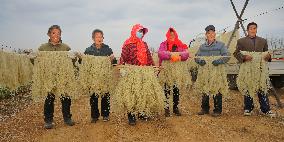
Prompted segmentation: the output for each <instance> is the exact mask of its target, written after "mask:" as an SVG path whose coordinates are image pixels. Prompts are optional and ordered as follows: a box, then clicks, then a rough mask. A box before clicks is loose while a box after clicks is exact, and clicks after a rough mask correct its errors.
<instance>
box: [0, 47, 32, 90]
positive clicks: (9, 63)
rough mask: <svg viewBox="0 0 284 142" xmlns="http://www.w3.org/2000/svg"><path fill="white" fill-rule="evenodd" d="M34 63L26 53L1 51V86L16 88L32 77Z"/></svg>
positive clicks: (28, 81)
mask: <svg viewBox="0 0 284 142" xmlns="http://www.w3.org/2000/svg"><path fill="white" fill-rule="evenodd" d="M32 67H33V66H32V64H31V62H30V59H29V58H28V56H27V55H25V54H18V53H11V52H4V51H0V68H1V70H0V86H2V87H7V88H9V89H10V90H16V89H17V88H18V87H20V86H25V85H28V84H29V83H30V82H31V79H32V74H33V73H32Z"/></svg>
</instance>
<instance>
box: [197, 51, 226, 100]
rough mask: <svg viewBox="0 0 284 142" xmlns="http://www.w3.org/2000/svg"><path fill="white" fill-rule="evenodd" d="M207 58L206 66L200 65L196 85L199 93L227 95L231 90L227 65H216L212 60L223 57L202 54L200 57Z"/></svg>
mask: <svg viewBox="0 0 284 142" xmlns="http://www.w3.org/2000/svg"><path fill="white" fill-rule="evenodd" d="M198 58H200V59H203V60H205V62H206V64H205V65H204V66H199V68H198V74H197V80H196V82H195V84H194V87H195V89H196V91H197V92H198V94H202V93H206V94H210V95H216V94H218V93H221V94H222V95H227V94H228V92H229V87H228V82H227V73H226V70H225V65H224V64H220V65H218V66H214V65H213V64H212V61H214V60H217V59H220V58H222V57H221V56H206V57H205V56H202V57H198Z"/></svg>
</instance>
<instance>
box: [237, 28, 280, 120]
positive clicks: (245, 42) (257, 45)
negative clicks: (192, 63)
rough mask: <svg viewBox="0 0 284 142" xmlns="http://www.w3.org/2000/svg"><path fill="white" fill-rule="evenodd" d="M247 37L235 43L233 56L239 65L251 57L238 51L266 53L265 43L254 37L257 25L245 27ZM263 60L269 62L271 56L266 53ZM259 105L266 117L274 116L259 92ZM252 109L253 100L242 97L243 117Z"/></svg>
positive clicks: (247, 96)
mask: <svg viewBox="0 0 284 142" xmlns="http://www.w3.org/2000/svg"><path fill="white" fill-rule="evenodd" d="M247 31H248V36H246V37H243V38H241V39H239V40H238V41H237V47H236V50H235V52H234V56H235V57H236V58H237V60H238V61H239V62H240V63H243V62H250V61H251V60H252V57H251V56H250V55H243V54H242V53H241V52H240V51H249V52H266V51H268V45H267V41H266V40H265V39H263V38H261V37H258V36H256V33H257V24H256V23H254V22H252V23H249V24H248V25H247ZM264 60H266V61H270V60H271V56H270V54H269V53H268V54H267V55H265V56H264ZM257 95H258V98H259V103H260V109H261V111H262V112H263V113H265V114H266V115H268V116H271V117H274V116H275V114H274V113H272V111H271V110H270V105H269V99H268V96H267V94H264V92H262V91H259V92H258V93H257ZM253 108H254V105H253V99H252V98H251V97H250V96H249V95H245V96H244V115H245V116H250V115H251V112H252V110H253Z"/></svg>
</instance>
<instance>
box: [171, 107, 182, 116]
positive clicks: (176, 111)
mask: <svg viewBox="0 0 284 142" xmlns="http://www.w3.org/2000/svg"><path fill="white" fill-rule="evenodd" d="M173 112H174V114H175V115H176V116H181V113H180V111H179V109H178V108H177V109H174V111H173Z"/></svg>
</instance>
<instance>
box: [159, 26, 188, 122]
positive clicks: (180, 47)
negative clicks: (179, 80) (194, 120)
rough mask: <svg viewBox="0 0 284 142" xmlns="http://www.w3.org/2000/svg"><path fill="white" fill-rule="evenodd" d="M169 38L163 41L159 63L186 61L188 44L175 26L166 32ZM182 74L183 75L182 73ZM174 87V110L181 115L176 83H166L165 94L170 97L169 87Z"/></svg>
mask: <svg viewBox="0 0 284 142" xmlns="http://www.w3.org/2000/svg"><path fill="white" fill-rule="evenodd" d="M166 37H167V40H166V41H164V42H162V43H161V45H160V48H159V51H158V56H159V59H160V60H159V63H160V65H161V64H162V62H163V61H166V60H171V61H172V62H177V61H186V60H187V59H188V58H189V52H188V50H187V48H188V47H187V45H186V44H184V43H182V42H181V41H180V40H179V39H178V34H177V32H176V31H175V29H174V28H169V30H168V32H167V34H166ZM173 53H178V54H173ZM181 76H182V75H181ZM171 87H173V112H174V114H175V115H177V116H181V113H180V111H179V109H178V104H179V95H180V93H179V88H178V87H177V86H176V85H174V86H168V85H167V84H165V90H164V92H165V96H166V98H167V99H168V98H169V95H170V90H171V89H168V88H171ZM165 116H166V117H169V116H170V109H169V104H168V103H167V104H166V108H165Z"/></svg>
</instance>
